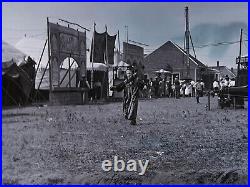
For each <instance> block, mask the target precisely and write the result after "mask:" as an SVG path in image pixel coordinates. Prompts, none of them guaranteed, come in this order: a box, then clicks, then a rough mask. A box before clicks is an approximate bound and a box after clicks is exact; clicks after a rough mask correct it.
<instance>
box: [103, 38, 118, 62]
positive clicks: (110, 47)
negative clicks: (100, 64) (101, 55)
mask: <svg viewBox="0 0 250 187" xmlns="http://www.w3.org/2000/svg"><path fill="white" fill-rule="evenodd" d="M115 40H116V35H114V36H109V35H107V54H106V55H105V57H108V59H107V62H108V63H109V64H114V49H115Z"/></svg>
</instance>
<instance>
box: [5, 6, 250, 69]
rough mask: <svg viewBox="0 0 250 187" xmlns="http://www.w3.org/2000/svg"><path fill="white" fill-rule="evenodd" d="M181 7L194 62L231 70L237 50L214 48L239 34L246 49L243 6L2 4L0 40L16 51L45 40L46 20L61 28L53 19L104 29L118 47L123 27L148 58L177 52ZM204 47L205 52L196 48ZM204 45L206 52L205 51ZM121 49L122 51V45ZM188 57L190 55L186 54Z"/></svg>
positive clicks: (180, 42) (245, 8)
mask: <svg viewBox="0 0 250 187" xmlns="http://www.w3.org/2000/svg"><path fill="white" fill-rule="evenodd" d="M185 6H188V7H189V22H190V32H191V36H192V40H193V43H194V47H195V52H196V55H197V58H198V59H199V60H200V61H201V62H203V63H204V64H206V65H209V66H213V65H216V61H217V60H219V61H220V64H221V65H226V66H228V67H236V64H235V58H236V57H237V56H238V55H239V48H240V44H239V43H235V44H230V45H219V46H213V45H211V44H214V43H219V42H235V41H239V39H240V29H241V28H242V29H243V40H244V42H243V44H242V53H243V55H247V49H248V42H247V41H245V40H248V3H244V2H241V3H228V2H223V3H216V2H211V3H198V2H196V3H181V2H179V3H176V2H175V3H85V2H79V3H58V2H56V3H30V2H26V3H21V2H18V3H17V2H14V3H10V2H8V3H7V2H5V3H2V38H3V40H4V41H6V42H8V43H10V44H12V45H14V46H15V45H16V43H18V41H20V40H21V39H22V38H23V37H24V36H25V35H26V37H33V38H37V39H41V40H45V39H46V37H47V30H46V29H47V28H46V26H47V25H46V18H47V17H49V20H50V21H51V22H55V23H57V22H58V23H59V24H62V25H63V24H64V23H62V22H60V21H59V20H58V19H59V18H61V19H65V20H68V21H70V22H75V23H78V24H79V25H82V26H84V27H86V28H88V29H90V30H91V32H87V37H88V38H89V39H90V40H91V38H92V32H93V24H94V22H95V23H96V30H97V32H104V31H105V25H107V28H108V32H109V33H110V34H112V35H113V34H116V33H117V31H118V30H119V32H120V41H121V42H123V41H125V40H126V34H125V25H126V26H128V37H129V39H130V40H133V41H138V42H140V43H145V44H147V45H149V46H148V47H145V53H150V52H152V51H153V50H155V49H157V48H158V47H160V46H161V45H163V44H164V43H165V42H167V41H168V40H171V41H173V42H175V43H177V44H178V45H180V46H181V47H183V43H184V33H185ZM204 45H206V47H201V46H204ZM207 45H208V46H207ZM121 46H122V45H121ZM191 54H193V51H192V50H191Z"/></svg>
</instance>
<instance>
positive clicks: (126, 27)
mask: <svg viewBox="0 0 250 187" xmlns="http://www.w3.org/2000/svg"><path fill="white" fill-rule="evenodd" d="M125 29H126V39H127V45H126V53H125V60H124V61H125V62H126V63H127V53H128V26H127V25H125Z"/></svg>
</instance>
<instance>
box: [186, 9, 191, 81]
mask: <svg viewBox="0 0 250 187" xmlns="http://www.w3.org/2000/svg"><path fill="white" fill-rule="evenodd" d="M185 17H186V31H185V36H186V37H185V38H186V54H187V55H186V63H187V77H188V78H189V75H190V64H189V38H190V32H189V17H188V7H185Z"/></svg>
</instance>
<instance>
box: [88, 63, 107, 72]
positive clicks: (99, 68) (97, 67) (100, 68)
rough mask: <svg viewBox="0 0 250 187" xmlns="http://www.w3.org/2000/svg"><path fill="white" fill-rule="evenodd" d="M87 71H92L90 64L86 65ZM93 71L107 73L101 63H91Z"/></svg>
mask: <svg viewBox="0 0 250 187" xmlns="http://www.w3.org/2000/svg"><path fill="white" fill-rule="evenodd" d="M87 70H92V63H91V62H90V63H87ZM93 70H94V71H107V70H108V66H107V65H106V64H103V63H95V62H94V63H93Z"/></svg>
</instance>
